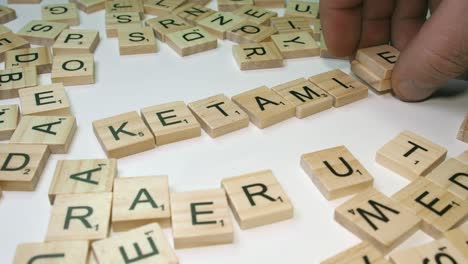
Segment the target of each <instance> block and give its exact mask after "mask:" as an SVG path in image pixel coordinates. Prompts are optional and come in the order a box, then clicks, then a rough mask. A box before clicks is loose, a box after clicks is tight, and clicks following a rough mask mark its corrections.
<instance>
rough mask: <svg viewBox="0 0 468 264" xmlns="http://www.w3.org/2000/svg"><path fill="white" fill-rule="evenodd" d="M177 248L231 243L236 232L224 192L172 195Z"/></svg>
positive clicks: (217, 190)
mask: <svg viewBox="0 0 468 264" xmlns="http://www.w3.org/2000/svg"><path fill="white" fill-rule="evenodd" d="M171 214H172V235H173V237H174V247H175V248H176V249H178V248H188V247H200V246H210V245H217V244H227V243H232V242H233V240H234V231H233V226H232V221H231V216H230V213H229V206H228V202H227V199H226V194H225V193H224V190H223V189H211V190H203V191H192V192H179V193H172V194H171Z"/></svg>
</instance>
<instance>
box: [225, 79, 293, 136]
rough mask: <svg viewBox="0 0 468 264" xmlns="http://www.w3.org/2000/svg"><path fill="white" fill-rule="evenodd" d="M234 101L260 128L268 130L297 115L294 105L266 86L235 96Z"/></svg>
mask: <svg viewBox="0 0 468 264" xmlns="http://www.w3.org/2000/svg"><path fill="white" fill-rule="evenodd" d="M231 99H232V101H234V102H235V103H236V104H237V105H239V107H240V108H242V110H244V111H245V112H246V113H247V114H248V115H249V118H250V121H251V122H252V123H254V124H255V125H256V126H257V127H259V128H266V127H269V126H271V125H274V124H276V123H279V122H281V121H284V120H286V119H289V118H291V117H293V116H294V114H295V107H294V105H293V104H291V103H290V102H288V101H287V100H285V99H284V98H283V97H281V96H279V95H278V94H277V93H275V92H274V91H272V90H271V89H269V88H268V87H266V86H261V87H258V88H255V89H252V90H250V91H247V92H243V93H241V94H238V95H236V96H233V97H232V98H231Z"/></svg>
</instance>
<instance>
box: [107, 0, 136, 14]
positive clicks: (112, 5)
mask: <svg viewBox="0 0 468 264" xmlns="http://www.w3.org/2000/svg"><path fill="white" fill-rule="evenodd" d="M105 5H106V15H107V14H120V13H133V12H135V13H138V14H139V15H140V17H142V16H143V13H144V9H143V2H142V1H140V0H137V1H135V0H106V4H105Z"/></svg>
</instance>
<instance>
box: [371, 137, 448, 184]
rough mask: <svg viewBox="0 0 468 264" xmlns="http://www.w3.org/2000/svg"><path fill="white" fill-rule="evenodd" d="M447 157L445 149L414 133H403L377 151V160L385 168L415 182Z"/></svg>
mask: <svg viewBox="0 0 468 264" xmlns="http://www.w3.org/2000/svg"><path fill="white" fill-rule="evenodd" d="M446 155H447V149H445V148H444V147H442V146H439V145H437V144H434V143H432V142H431V141H429V140H427V139H425V138H423V137H421V136H418V135H416V134H415V133H413V132H410V131H403V132H401V133H400V134H399V135H398V136H397V137H396V138H394V139H392V140H391V141H390V142H388V143H387V144H385V145H384V146H383V147H382V148H381V149H379V150H378V151H377V155H376V158H375V160H376V161H377V163H379V164H380V165H382V166H384V167H385V168H387V169H389V170H391V171H393V172H395V173H398V174H400V175H401V176H403V177H405V178H407V179H409V180H415V179H416V178H418V176H424V175H426V174H427V173H429V172H430V171H431V170H433V169H434V168H435V167H437V166H438V165H439V164H440V163H442V162H443V161H444V159H445V156H446Z"/></svg>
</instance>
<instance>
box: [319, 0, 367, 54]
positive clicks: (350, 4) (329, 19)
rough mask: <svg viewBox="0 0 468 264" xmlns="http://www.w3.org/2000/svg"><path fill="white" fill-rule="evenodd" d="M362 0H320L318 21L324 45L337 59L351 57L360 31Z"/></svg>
mask: <svg viewBox="0 0 468 264" xmlns="http://www.w3.org/2000/svg"><path fill="white" fill-rule="evenodd" d="M363 2H364V0H321V1H320V19H321V23H322V30H323V35H324V37H325V43H326V44H327V47H328V49H329V50H330V52H331V53H332V54H333V55H335V56H337V57H345V56H349V55H352V54H353V52H354V51H355V50H356V49H357V48H358V46H359V42H360V39H361V30H362V6H363Z"/></svg>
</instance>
